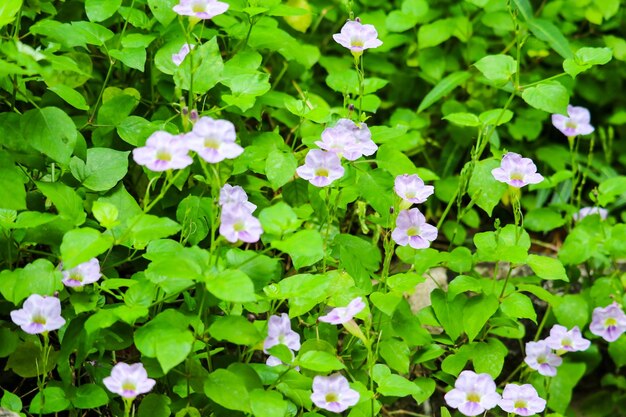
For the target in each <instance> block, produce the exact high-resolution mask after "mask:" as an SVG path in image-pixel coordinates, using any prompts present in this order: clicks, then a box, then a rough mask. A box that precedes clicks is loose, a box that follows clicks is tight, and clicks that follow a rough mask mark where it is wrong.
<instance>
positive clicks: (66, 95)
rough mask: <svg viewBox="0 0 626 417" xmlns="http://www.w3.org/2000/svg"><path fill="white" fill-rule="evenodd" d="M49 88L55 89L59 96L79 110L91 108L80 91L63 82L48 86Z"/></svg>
mask: <svg viewBox="0 0 626 417" xmlns="http://www.w3.org/2000/svg"><path fill="white" fill-rule="evenodd" d="M48 90H50V91H54V92H55V93H56V94H57V95H58V96H59V97H61V98H62V99H63V100H65V102H66V103H68V104H69V105H70V106H72V107H74V108H77V109H79V110H89V105H88V104H87V102H86V101H85V97H83V95H82V94H80V93H79V92H78V91H76V90H74V89H73V88H71V87H68V86H66V85H63V84H58V85H55V86H52V87H48Z"/></svg>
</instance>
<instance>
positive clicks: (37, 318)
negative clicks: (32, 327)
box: [33, 314, 46, 325]
mask: <svg viewBox="0 0 626 417" xmlns="http://www.w3.org/2000/svg"><path fill="white" fill-rule="evenodd" d="M33 323H37V324H44V325H45V324H46V318H45V317H44V316H42V315H41V314H37V315H35V316H33Z"/></svg>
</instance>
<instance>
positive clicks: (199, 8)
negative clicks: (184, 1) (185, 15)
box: [191, 1, 205, 13]
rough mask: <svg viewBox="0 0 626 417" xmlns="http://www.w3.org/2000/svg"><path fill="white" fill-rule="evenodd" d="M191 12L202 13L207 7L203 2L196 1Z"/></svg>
mask: <svg viewBox="0 0 626 417" xmlns="http://www.w3.org/2000/svg"><path fill="white" fill-rule="evenodd" d="M191 11H193V12H194V13H202V12H204V11H205V5H204V3H203V2H201V1H195V2H193V4H192V6H191Z"/></svg>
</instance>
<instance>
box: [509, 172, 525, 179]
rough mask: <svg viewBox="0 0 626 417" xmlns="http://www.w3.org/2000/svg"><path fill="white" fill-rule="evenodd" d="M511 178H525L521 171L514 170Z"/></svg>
mask: <svg viewBox="0 0 626 417" xmlns="http://www.w3.org/2000/svg"><path fill="white" fill-rule="evenodd" d="M511 179H512V180H519V181H522V180H523V179H524V175H523V174H520V173H519V172H514V173H512V174H511Z"/></svg>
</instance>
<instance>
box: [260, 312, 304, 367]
mask: <svg viewBox="0 0 626 417" xmlns="http://www.w3.org/2000/svg"><path fill="white" fill-rule="evenodd" d="M280 344H283V345H285V346H287V347H288V348H289V349H290V350H295V351H298V350H300V335H299V334H298V333H296V332H294V331H293V330H292V329H291V320H289V316H288V315H287V314H286V313H282V314H281V315H280V316H271V317H270V319H269V320H268V321H267V337H266V338H265V340H264V341H263V352H265V353H268V349H270V348H272V347H274V346H276V345H280ZM276 359H278V358H276Z"/></svg>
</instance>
